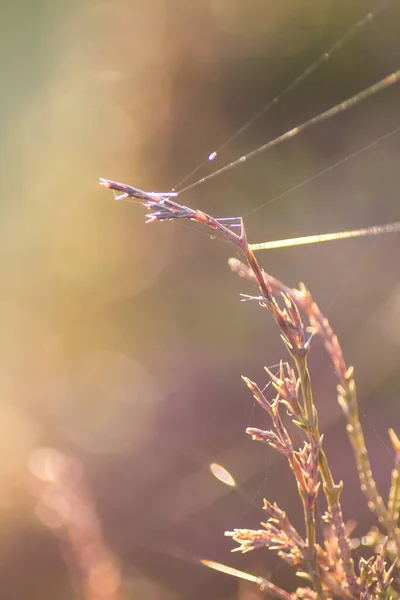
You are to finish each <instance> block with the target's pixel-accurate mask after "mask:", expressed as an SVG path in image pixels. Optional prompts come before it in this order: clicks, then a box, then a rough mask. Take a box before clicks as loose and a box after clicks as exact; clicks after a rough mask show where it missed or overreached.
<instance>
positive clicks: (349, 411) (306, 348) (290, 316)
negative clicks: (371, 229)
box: [100, 179, 400, 600]
mask: <svg viewBox="0 0 400 600" xmlns="http://www.w3.org/2000/svg"><path fill="white" fill-rule="evenodd" d="M100 183H101V184H102V185H103V186H105V187H107V188H110V189H112V190H115V191H117V192H119V195H118V196H117V198H118V199H128V198H137V199H139V200H140V201H141V202H142V204H143V205H144V206H145V208H146V209H147V210H148V211H149V213H148V215H147V222H149V223H150V222H153V221H165V220H175V219H189V220H191V221H195V222H197V223H199V224H201V225H203V226H205V227H208V228H210V229H211V230H213V231H214V232H218V234H220V235H221V236H223V237H224V238H225V239H227V240H228V241H230V242H231V243H232V244H234V245H235V246H236V247H237V248H239V249H240V251H241V253H242V254H243V256H244V259H245V262H243V263H242V262H240V261H239V260H237V259H234V258H231V259H230V260H229V265H230V268H231V269H232V270H233V271H234V272H236V273H237V274H238V275H239V276H240V277H243V278H245V279H249V280H250V281H251V282H252V283H253V284H256V286H257V287H258V292H257V294H255V295H245V296H243V299H244V300H249V301H256V302H257V303H258V304H259V305H260V306H261V307H262V308H264V309H266V310H267V311H268V312H269V313H270V315H271V317H272V318H273V320H274V321H275V323H276V324H277V326H278V328H279V330H280V335H281V338H282V341H283V344H284V346H285V349H286V351H287V353H288V354H289V362H287V361H281V363H280V368H279V374H278V375H274V374H273V373H271V372H270V371H269V370H268V369H266V371H267V373H268V374H269V376H270V378H271V381H272V385H273V387H274V388H275V391H276V396H275V398H274V399H273V400H270V399H268V398H267V397H266V396H265V394H264V392H263V391H262V389H261V388H260V387H259V386H258V385H257V383H255V382H253V381H251V380H250V379H248V378H247V377H243V380H244V382H245V384H246V386H247V387H248V388H249V390H250V392H251V394H252V395H253V397H254V399H255V400H256V401H257V402H258V404H260V406H261V407H262V408H263V409H264V410H265V411H267V413H268V415H269V418H270V422H271V429H269V430H268V431H264V430H261V429H257V428H255V427H249V428H248V429H247V431H246V432H247V434H248V435H250V436H251V438H252V439H253V440H256V441H261V442H265V443H267V444H268V445H270V446H271V447H272V448H274V449H275V450H276V451H277V452H279V453H281V454H283V455H284V456H285V458H286V460H287V463H288V466H289V469H290V470H291V472H292V474H293V476H294V478H295V481H296V484H297V489H298V494H299V498H300V502H301V505H302V509H303V513H304V521H305V536H304V537H303V536H301V535H300V534H299V532H298V531H297V530H296V529H295V528H294V527H293V525H292V524H291V522H290V520H289V518H288V516H287V515H286V514H285V512H284V511H283V510H281V509H280V507H279V506H278V505H277V504H275V503H272V502H271V501H269V500H264V505H263V509H264V511H265V513H266V515H267V520H266V522H264V523H262V529H259V530H253V529H234V530H233V531H228V532H226V534H225V535H227V536H230V537H232V539H233V540H234V541H235V542H236V543H237V544H238V547H237V548H236V550H239V551H241V552H249V551H251V550H255V549H257V548H263V547H264V548H268V549H270V550H271V551H274V552H276V553H277V554H278V555H279V557H280V558H281V559H282V560H283V561H285V562H286V563H289V564H290V565H291V566H292V567H293V569H294V570H295V572H296V574H297V575H298V576H300V577H302V578H303V579H304V580H305V582H306V583H305V585H304V587H299V588H297V590H296V591H295V592H294V593H290V592H287V591H285V590H284V589H282V588H279V587H277V586H276V585H274V584H273V583H272V582H270V581H268V580H266V579H264V578H262V577H256V576H252V575H249V574H246V573H242V572H240V571H236V570H235V569H229V568H226V569H225V572H227V573H229V572H230V573H231V574H233V575H236V576H238V577H243V578H246V579H250V580H251V581H254V582H256V583H257V584H258V585H259V586H260V587H261V588H262V589H264V590H265V592H266V593H267V594H268V595H269V596H270V597H273V598H278V599H281V600H296V599H297V598H306V599H307V600H317V599H318V600H330V599H332V600H333V599H340V600H389V599H390V598H392V599H397V598H400V592H399V591H397V590H398V589H399V588H398V586H397V584H396V564H397V560H398V557H399V554H400V528H399V507H400V441H399V439H398V438H397V436H396V434H395V432H394V431H392V430H390V431H389V437H390V440H391V442H392V445H393V449H394V454H395V464H394V468H393V471H392V478H391V486H390V490H389V494H388V498H387V500H386V501H385V500H384V499H383V498H382V497H381V496H380V495H379V493H378V490H377V486H376V484H375V481H374V477H373V474H372V471H371V466H370V461H369V457H368V451H367V448H366V445H365V441H364V434H363V429H362V425H361V423H360V419H359V413H358V407H357V394H356V384H355V380H354V369H353V367H351V366H348V365H347V364H346V361H345V359H344V357H343V353H342V350H341V347H340V344H339V341H338V338H337V336H336V335H335V334H334V332H333V331H332V328H331V326H330V324H329V322H328V320H327V319H326V318H325V317H324V316H323V314H322V313H321V311H320V309H319V307H318V305H317V304H316V303H315V302H314V300H313V299H312V296H311V294H310V292H309V291H308V290H307V288H306V287H305V286H304V285H303V284H301V285H300V287H299V289H291V288H289V287H286V286H285V285H284V284H283V283H281V282H280V281H279V280H277V279H275V278H273V277H271V276H270V275H269V274H268V273H266V272H265V271H264V270H263V269H262V268H261V267H260V265H259V263H258V261H257V259H256V257H255V255H254V253H253V250H252V248H251V245H250V244H249V243H248V241H247V236H246V231H245V227H244V223H243V220H242V219H239V220H238V221H239V222H238V223H237V225H239V227H238V229H236V230H235V231H234V230H233V228H231V227H230V226H229V225H228V224H227V222H226V221H222V220H218V219H216V218H214V217H212V216H210V215H208V214H206V213H204V212H202V211H200V210H194V209H192V208H189V207H187V206H183V205H181V204H178V203H177V202H176V201H175V200H172V197H170V196H168V195H156V194H153V193H150V194H149V193H146V192H143V191H141V190H138V189H136V188H133V187H131V186H129V185H126V184H122V183H118V182H115V181H111V180H107V179H101V180H100ZM171 196H172V195H171ZM314 336H320V337H321V339H322V340H323V343H324V345H325V348H326V351H327V353H328V356H329V359H330V361H331V363H332V366H333V369H334V372H335V374H336V377H337V380H338V386H337V397H338V402H339V405H340V407H341V409H342V411H343V414H344V417H345V420H346V429H347V434H348V437H349V440H350V443H351V446H352V449H353V452H354V457H355V461H356V464H357V470H358V475H359V480H360V487H361V490H362V492H363V494H364V496H365V499H366V501H367V504H368V508H369V509H370V510H371V511H372V512H373V513H374V514H375V515H376V518H377V522H378V527H377V528H376V529H373V530H371V531H370V532H369V533H368V535H367V536H366V537H365V539H366V540H367V541H368V540H369V545H370V546H371V547H372V549H373V550H374V552H373V554H372V556H371V558H369V559H368V560H366V559H364V558H361V559H360V560H358V561H357V564H356V563H355V561H354V559H353V556H352V550H353V547H354V542H353V540H352V538H351V533H352V530H353V528H354V524H352V523H351V522H348V523H347V522H346V521H345V519H344V516H343V513H342V508H341V501H340V495H341V492H342V488H343V484H342V482H341V481H335V480H334V478H333V475H332V472H331V469H330V466H329V461H328V458H327V456H326V454H325V451H324V445H323V435H321V433H320V430H319V426H318V412H317V408H316V406H315V404H314V400H313V393H312V383H311V378H310V373H309V370H308V364H307V360H308V355H309V352H310V349H311V347H312V339H313V337H314ZM282 411H284V412H286V413H288V415H289V416H290V418H291V420H292V422H293V423H294V425H295V426H296V427H297V428H299V429H300V430H301V432H302V435H303V437H304V442H303V445H302V446H301V447H300V448H295V447H294V445H293V443H292V439H291V437H290V434H289V432H288V430H287V428H286V427H285V424H284V422H283V420H282V416H281V415H282ZM319 494H323V495H324V496H325V499H326V505H327V510H326V512H325V514H324V516H323V520H324V522H325V527H324V531H323V533H322V535H323V540H321V541H317V534H316V500H317V497H318V495H319ZM204 564H207V565H208V566H211V567H214V568H220V570H224V569H223V568H222V565H218V563H211V562H209V561H204Z"/></svg>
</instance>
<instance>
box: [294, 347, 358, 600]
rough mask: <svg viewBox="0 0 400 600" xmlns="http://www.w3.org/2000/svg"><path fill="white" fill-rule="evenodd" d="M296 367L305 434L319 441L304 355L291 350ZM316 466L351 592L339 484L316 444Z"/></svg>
mask: <svg viewBox="0 0 400 600" xmlns="http://www.w3.org/2000/svg"><path fill="white" fill-rule="evenodd" d="M293 358H294V360H295V364H296V368H297V371H298V374H299V377H300V383H301V390H302V394H303V399H304V408H305V412H306V417H307V423H305V425H306V428H307V433H308V436H309V439H310V441H311V443H312V444H314V445H316V444H319V443H320V437H321V436H320V433H319V429H318V419H317V413H316V410H315V405H314V401H313V396H312V388H311V378H310V372H309V370H308V366H307V356H306V355H305V354H295V353H293ZM318 462H319V469H320V473H321V479H322V482H323V489H324V493H325V497H326V500H327V503H328V510H329V513H330V515H331V518H332V526H333V528H334V531H335V534H336V536H337V539H338V548H339V553H340V558H341V561H342V564H343V570H344V572H345V575H346V580H347V583H348V585H349V590H350V591H351V593H353V594H356V593H357V592H358V583H357V578H356V574H355V570H354V561H353V559H352V557H351V551H350V546H349V543H348V540H347V537H346V531H345V527H344V522H343V515H342V510H341V506H340V500H339V498H340V493H341V491H342V487H343V484H342V482H340V483H339V484H335V482H334V479H333V476H332V473H331V470H330V468H329V464H328V459H327V457H326V454H325V452H324V450H323V449H322V447H321V446H320V447H319V452H318Z"/></svg>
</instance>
